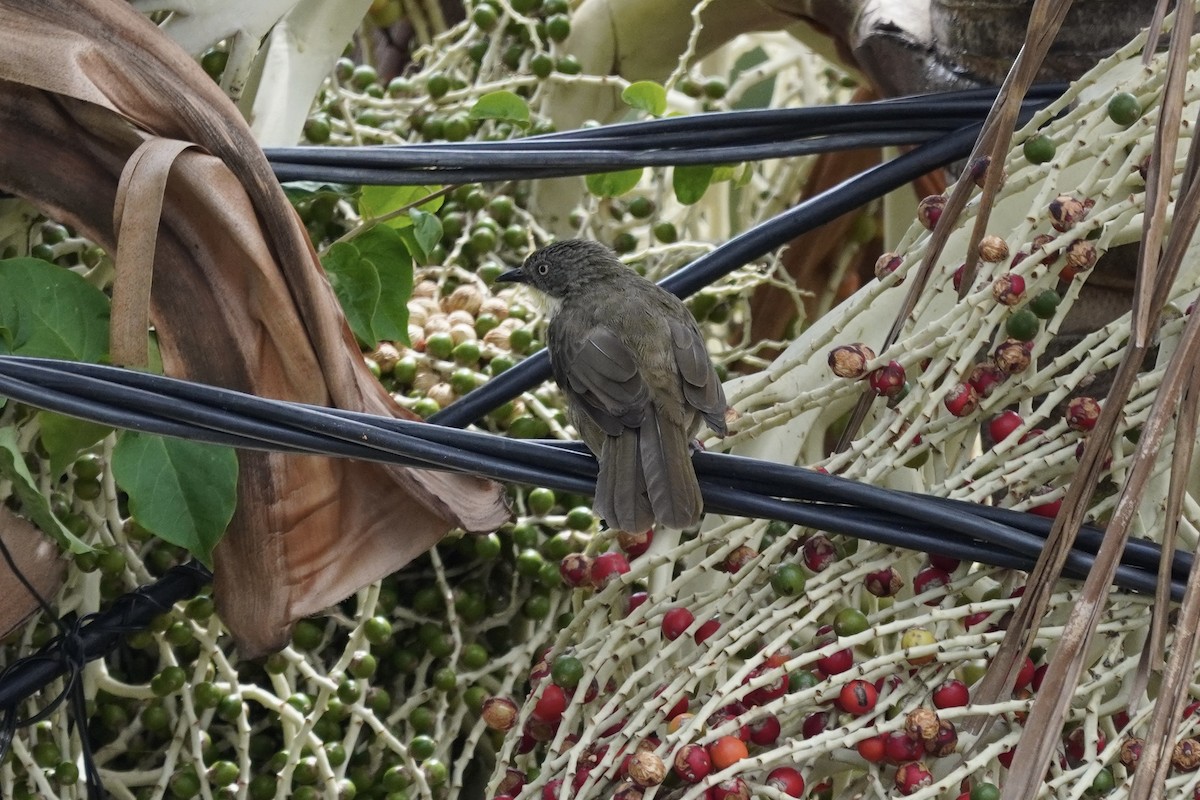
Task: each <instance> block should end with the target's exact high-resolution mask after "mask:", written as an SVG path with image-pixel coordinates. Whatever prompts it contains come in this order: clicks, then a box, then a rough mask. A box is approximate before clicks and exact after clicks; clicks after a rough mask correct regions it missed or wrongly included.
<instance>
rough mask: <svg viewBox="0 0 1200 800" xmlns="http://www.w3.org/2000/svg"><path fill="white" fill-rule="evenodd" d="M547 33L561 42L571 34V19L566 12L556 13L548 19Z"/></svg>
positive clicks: (554, 39) (552, 38) (553, 39)
mask: <svg viewBox="0 0 1200 800" xmlns="http://www.w3.org/2000/svg"><path fill="white" fill-rule="evenodd" d="M546 35H547V36H549V37H550V39H551V40H552V41H555V42H561V41H563V40H564V39H566V38H567V37H568V36H570V35H571V19H570V17H568V16H567V15H566V14H554V15H552V16H550V17H549V18H547V19H546Z"/></svg>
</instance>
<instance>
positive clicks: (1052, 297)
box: [1029, 289, 1062, 319]
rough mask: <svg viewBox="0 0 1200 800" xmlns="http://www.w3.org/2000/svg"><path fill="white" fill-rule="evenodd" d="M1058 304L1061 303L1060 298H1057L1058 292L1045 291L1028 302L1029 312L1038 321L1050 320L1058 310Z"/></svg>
mask: <svg viewBox="0 0 1200 800" xmlns="http://www.w3.org/2000/svg"><path fill="white" fill-rule="evenodd" d="M1060 302H1062V298H1061V297H1059V296H1058V292H1056V291H1054V290H1053V289H1047V290H1045V291H1044V292H1039V293H1038V294H1037V295H1036V296H1035V297H1034V298H1033V299H1032V300H1030V301H1029V310H1030V311H1032V312H1033V313H1034V314H1035V315H1036V316H1037V317H1038V319H1050V318H1051V317H1053V316H1054V312H1055V311H1057V310H1058V304H1059V303H1060Z"/></svg>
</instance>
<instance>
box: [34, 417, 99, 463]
mask: <svg viewBox="0 0 1200 800" xmlns="http://www.w3.org/2000/svg"><path fill="white" fill-rule="evenodd" d="M38 427H39V428H40V429H41V432H40V436H41V440H42V446H43V447H45V448H46V452H47V453H49V454H50V470H51V471H52V472H53V473H54V474H55V475H59V474H61V473H62V472H63V471H64V470H65V469H66V468H67V467H69V466H71V462H73V461H74V460H75V458H76V457H77V456H78V455H79V454H80V453H82V452H83V451H84V450H86V449H88V448H89V447H91V446H92V445H94V444H95V443H96V442H98V441H100V440H101V439H103V438H104V437H105V436H108V435H109V434H110V433H112V430H113V429H112V428H110V427H108V426H107V425H97V424H96V423H94V422H88V421H87V420H83V419H77V418H75V417H68V416H65V415H63V414H55V413H54V412H53V411H39V412H38Z"/></svg>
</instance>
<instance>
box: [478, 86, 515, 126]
mask: <svg viewBox="0 0 1200 800" xmlns="http://www.w3.org/2000/svg"><path fill="white" fill-rule="evenodd" d="M468 116H469V117H470V118H471V119H498V120H500V121H502V122H512V123H514V124H516V125H519V126H521V127H522V128H525V127H528V126H529V104H528V103H526V102H525V101H524V100H522V99H521V98H520V97H518V96H517V95H515V94H513V93H512V92H509V91H499V92H489V93H488V94H485V95H484V96H483V97H481V98H479V100H477V101H476V102H475V105H473V106H471V111H470V113H469V114H468Z"/></svg>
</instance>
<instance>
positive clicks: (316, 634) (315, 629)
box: [292, 619, 325, 651]
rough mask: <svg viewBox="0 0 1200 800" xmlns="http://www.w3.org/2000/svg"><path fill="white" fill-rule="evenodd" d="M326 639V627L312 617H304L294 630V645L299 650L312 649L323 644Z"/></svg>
mask: <svg viewBox="0 0 1200 800" xmlns="http://www.w3.org/2000/svg"><path fill="white" fill-rule="evenodd" d="M324 639H325V629H324V627H323V626H321V625H318V624H317V623H315V622H313V621H312V620H310V619H302V620H300V621H299V622H297V623H296V627H295V628H294V629H293V630H292V646H293V647H295V648H296V649H297V650H302V651H311V650H316V649H317V648H318V647H320V646H321V642H322V641H324Z"/></svg>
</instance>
